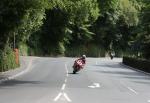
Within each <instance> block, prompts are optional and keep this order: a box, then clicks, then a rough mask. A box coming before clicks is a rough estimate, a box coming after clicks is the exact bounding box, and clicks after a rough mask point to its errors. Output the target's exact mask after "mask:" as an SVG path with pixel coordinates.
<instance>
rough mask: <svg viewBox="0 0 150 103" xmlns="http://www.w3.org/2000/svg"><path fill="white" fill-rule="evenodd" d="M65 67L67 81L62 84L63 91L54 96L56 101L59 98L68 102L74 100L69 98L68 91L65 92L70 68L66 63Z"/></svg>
mask: <svg viewBox="0 0 150 103" xmlns="http://www.w3.org/2000/svg"><path fill="white" fill-rule="evenodd" d="M65 69H66V78H65V81H64V84H63V85H62V87H61V92H60V93H59V94H58V95H57V96H56V97H55V98H54V101H55V102H56V101H58V100H59V99H60V100H64V101H65V100H66V101H68V102H72V101H71V99H70V98H69V96H68V95H67V93H65V92H64V91H65V88H66V83H67V77H68V76H69V75H68V73H69V72H68V68H67V64H65Z"/></svg>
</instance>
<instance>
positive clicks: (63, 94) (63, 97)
mask: <svg viewBox="0 0 150 103" xmlns="http://www.w3.org/2000/svg"><path fill="white" fill-rule="evenodd" d="M59 99H61V100H67V101H68V102H72V101H71V99H70V98H69V97H68V95H67V94H66V93H59V94H58V95H57V96H56V98H54V101H55V102H57V101H58V100H59Z"/></svg>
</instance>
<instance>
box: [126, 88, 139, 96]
mask: <svg viewBox="0 0 150 103" xmlns="http://www.w3.org/2000/svg"><path fill="white" fill-rule="evenodd" d="M127 88H128V89H129V90H130V91H132V92H133V93H135V94H138V93H137V92H136V91H135V90H134V89H132V88H131V87H127Z"/></svg>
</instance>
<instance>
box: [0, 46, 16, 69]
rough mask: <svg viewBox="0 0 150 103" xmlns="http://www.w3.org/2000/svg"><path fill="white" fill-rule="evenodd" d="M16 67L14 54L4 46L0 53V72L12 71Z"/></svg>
mask: <svg viewBox="0 0 150 103" xmlns="http://www.w3.org/2000/svg"><path fill="white" fill-rule="evenodd" d="M18 66H19V65H17V64H16V61H15V53H14V51H13V50H12V49H11V48H10V47H8V46H6V47H5V49H4V51H2V50H1V51H0V72H4V71H7V70H9V69H14V68H16V67H18Z"/></svg>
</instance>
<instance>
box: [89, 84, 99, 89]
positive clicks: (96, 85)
mask: <svg viewBox="0 0 150 103" xmlns="http://www.w3.org/2000/svg"><path fill="white" fill-rule="evenodd" d="M88 87H89V88H100V84H99V83H93V84H92V85H91V86H88Z"/></svg>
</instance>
